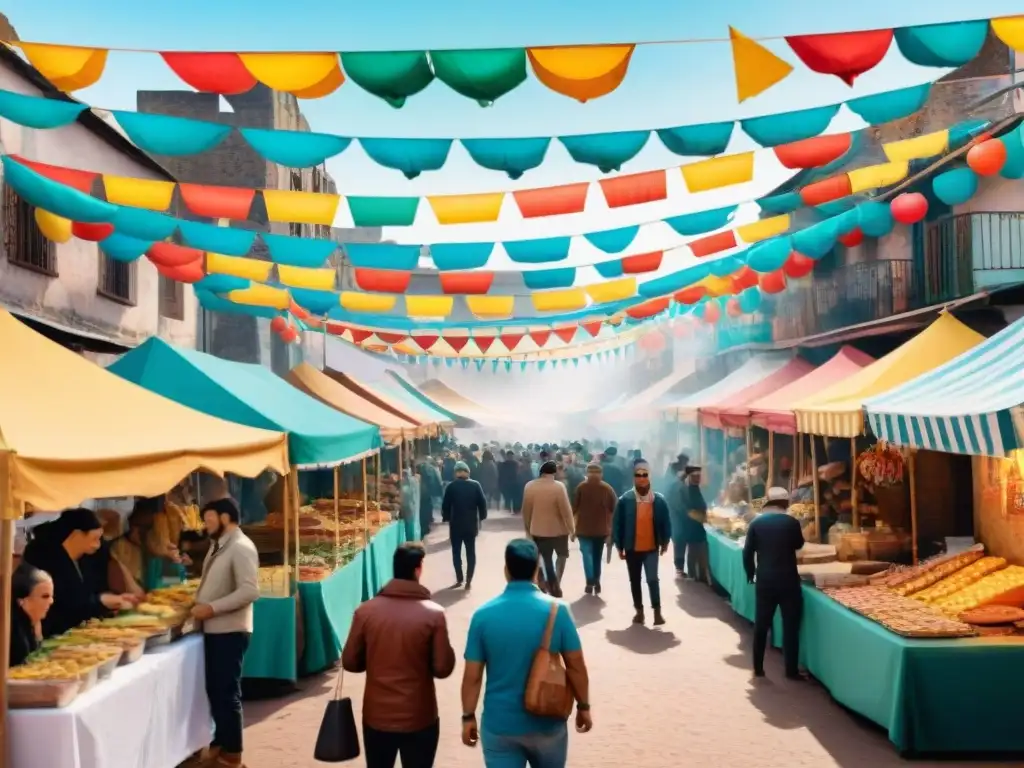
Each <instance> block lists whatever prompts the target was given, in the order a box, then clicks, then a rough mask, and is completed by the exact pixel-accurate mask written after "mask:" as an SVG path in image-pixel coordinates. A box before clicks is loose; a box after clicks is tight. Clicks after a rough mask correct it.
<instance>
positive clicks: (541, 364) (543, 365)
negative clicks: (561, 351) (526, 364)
mask: <svg viewBox="0 0 1024 768" xmlns="http://www.w3.org/2000/svg"><path fill="white" fill-rule="evenodd" d="M547 364H548V362H547V360H541V361H540V362H539V363H537V370H538V371H543V370H544V369H545V368H546V367H547Z"/></svg>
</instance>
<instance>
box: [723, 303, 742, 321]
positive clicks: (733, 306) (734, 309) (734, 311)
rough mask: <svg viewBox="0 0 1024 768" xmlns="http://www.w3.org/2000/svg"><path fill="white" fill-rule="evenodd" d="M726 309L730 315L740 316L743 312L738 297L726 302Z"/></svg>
mask: <svg viewBox="0 0 1024 768" xmlns="http://www.w3.org/2000/svg"><path fill="white" fill-rule="evenodd" d="M725 311H726V312H728V313H729V317H739V316H740V315H742V314H743V307H741V306H740V302H739V300H738V299H729V300H728V301H727V302H725Z"/></svg>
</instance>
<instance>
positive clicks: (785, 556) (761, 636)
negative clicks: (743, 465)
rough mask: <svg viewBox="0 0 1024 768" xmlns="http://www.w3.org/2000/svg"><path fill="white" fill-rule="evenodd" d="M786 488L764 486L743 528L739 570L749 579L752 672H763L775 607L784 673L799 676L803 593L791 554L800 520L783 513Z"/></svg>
mask: <svg viewBox="0 0 1024 768" xmlns="http://www.w3.org/2000/svg"><path fill="white" fill-rule="evenodd" d="M788 507H789V491H787V490H786V489H785V488H778V487H774V488H769V489H768V492H767V494H766V500H765V504H764V508H763V509H762V511H761V514H760V515H758V517H757V518H755V519H754V521H753V522H752V523H751V524H750V527H749V528H747V540H746V543H745V544H744V545H743V569H744V570H745V571H746V573H747V581H748V582H750V583H752V584H754V593H755V596H756V601H755V611H754V649H753V650H754V676H755V677H764V652H765V648H766V647H767V645H768V630H770V629H771V626H772V622H773V621H774V619H775V610H776V609H777V608H778V609H780V610H781V611H782V654H783V657H784V658H785V662H786V677H788V678H790V679H791V680H800V679H802V678H801V675H800V668H799V660H800V621H801V618H802V615H803V593H802V592H801V591H800V590H801V587H800V574H799V572H798V571H797V563H796V553H797V551H798V550H799V549H800V548H801V547H803V545H804V535H803V531H802V530H801V528H800V522H799V521H798V520H797V519H796V518H795V517H791V516H790V515H788V514H786V509H787V508H788Z"/></svg>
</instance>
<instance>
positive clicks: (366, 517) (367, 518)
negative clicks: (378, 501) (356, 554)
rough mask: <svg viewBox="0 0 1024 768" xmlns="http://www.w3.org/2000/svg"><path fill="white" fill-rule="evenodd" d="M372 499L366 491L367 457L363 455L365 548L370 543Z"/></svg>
mask: <svg viewBox="0 0 1024 768" xmlns="http://www.w3.org/2000/svg"><path fill="white" fill-rule="evenodd" d="M369 503H370V500H369V498H368V496H367V493H366V458H365V457H363V548H364V549H365V548H366V546H367V545H368V544H369V543H370V510H369Z"/></svg>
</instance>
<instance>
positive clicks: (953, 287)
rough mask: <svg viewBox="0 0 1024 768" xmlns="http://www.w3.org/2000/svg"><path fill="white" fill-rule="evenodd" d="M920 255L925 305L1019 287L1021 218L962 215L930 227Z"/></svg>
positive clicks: (1023, 255)
mask: <svg viewBox="0 0 1024 768" xmlns="http://www.w3.org/2000/svg"><path fill="white" fill-rule="evenodd" d="M923 255H924V274H925V276H926V280H925V292H926V296H927V298H928V299H929V303H939V302H942V301H948V300H950V299H954V298H960V297H962V296H969V295H970V294H972V293H974V292H975V291H976V290H978V289H979V288H984V287H989V286H993V285H998V284H1001V283H1017V282H1021V278H1022V276H1024V213H966V214H961V215H959V216H950V217H948V218H945V219H941V220H940V221H936V222H933V223H932V224H930V225H928V228H927V229H926V230H925V233H924V254H923Z"/></svg>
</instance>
